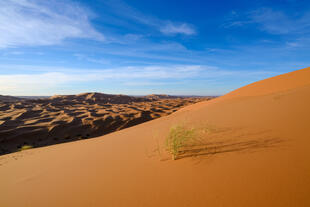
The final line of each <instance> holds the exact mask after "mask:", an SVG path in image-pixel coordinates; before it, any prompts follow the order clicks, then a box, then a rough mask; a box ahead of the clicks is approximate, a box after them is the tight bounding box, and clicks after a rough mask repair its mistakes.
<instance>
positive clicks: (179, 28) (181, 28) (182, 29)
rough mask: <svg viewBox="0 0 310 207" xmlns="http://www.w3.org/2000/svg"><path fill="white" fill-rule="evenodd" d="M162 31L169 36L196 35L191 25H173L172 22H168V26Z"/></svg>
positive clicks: (161, 29)
mask: <svg viewBox="0 0 310 207" xmlns="http://www.w3.org/2000/svg"><path fill="white" fill-rule="evenodd" d="M160 31H161V32H162V33H164V34H167V35H176V34H185V35H193V34H195V33H196V31H195V29H194V28H193V27H192V26H190V25H189V24H186V23H182V24H176V23H174V24H173V23H172V22H168V23H167V24H166V25H164V26H163V27H161V28H160Z"/></svg>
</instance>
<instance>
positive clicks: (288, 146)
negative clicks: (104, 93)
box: [0, 68, 310, 207]
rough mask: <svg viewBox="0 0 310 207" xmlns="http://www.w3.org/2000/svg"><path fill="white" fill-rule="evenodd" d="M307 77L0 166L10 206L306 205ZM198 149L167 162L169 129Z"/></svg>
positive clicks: (301, 74) (309, 145) (309, 152)
mask: <svg viewBox="0 0 310 207" xmlns="http://www.w3.org/2000/svg"><path fill="white" fill-rule="evenodd" d="M309 106H310V68H306V69H303V70H298V71H295V72H291V73H287V74H283V75H281V76H277V77H273V78H269V79H266V80H262V81H259V82H256V83H253V84H250V85H248V86H245V87H243V88H240V89H237V90H235V91H233V92H231V93H229V94H227V95H224V96H222V97H219V98H215V99H212V100H211V101H206V102H200V103H197V104H194V105H190V106H187V107H184V108H182V109H181V110H179V111H177V112H175V113H172V114H170V115H168V116H164V117H161V118H158V119H155V120H152V121H149V122H145V123H143V124H139V125H137V126H134V127H130V128H127V129H123V130H120V131H117V132H113V133H110V134H107V135H105V136H102V137H98V138H94V139H87V140H82V141H77V142H70V143H65V144H59V145H52V146H48V147H43V148H36V149H30V150H26V151H22V152H17V153H12V154H8V155H4V156H1V157H0V162H1V166H0V183H1V187H0V195H1V196H0V203H1V206H3V207H12V206H31V207H36V206H38V207H41V206H75V207H77V206H81V207H82V206H83V207H85V206H109V207H112V206H117V207H120V206H126V207H138V206H143V207H145V206H154V207H155V206H156V207H158V206H178V207H181V206H195V207H200V206H203V207H205V206H212V207H216V206H230V207H231V206H236V207H243V206H244V207H249V206H251V207H253V206H257V207H261V206H272V207H275V206H279V207H280V206H281V207H285V206H298V207H306V206H310V197H309V192H310V165H309V159H310V130H309V123H310V107H309ZM175 125H184V126H186V127H190V128H193V129H199V130H200V133H199V135H200V136H201V140H203V142H202V143H201V146H195V147H193V148H192V149H187V150H186V151H184V152H183V153H182V154H181V155H180V157H179V159H177V160H172V159H171V155H170V154H169V153H167V152H166V151H165V147H164V142H165V139H166V137H167V136H168V134H169V130H170V129H171V127H173V126H175Z"/></svg>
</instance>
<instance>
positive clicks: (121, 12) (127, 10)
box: [104, 0, 196, 35]
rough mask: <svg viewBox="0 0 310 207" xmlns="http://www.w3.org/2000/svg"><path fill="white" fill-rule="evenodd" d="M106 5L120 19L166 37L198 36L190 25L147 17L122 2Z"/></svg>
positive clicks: (118, 0)
mask: <svg viewBox="0 0 310 207" xmlns="http://www.w3.org/2000/svg"><path fill="white" fill-rule="evenodd" d="M104 3H105V4H106V5H107V6H109V7H110V8H111V9H112V10H113V12H114V13H116V14H117V15H118V16H119V17H123V18H125V19H128V20H131V21H134V22H136V23H139V24H143V25H146V26H149V27H153V28H155V29H157V30H158V31H160V32H161V33H162V34H164V35H177V34H182V35H194V34H196V30H195V28H194V27H193V26H192V25H190V24H188V23H185V22H174V21H171V20H164V19H160V18H157V17H154V16H149V15H145V14H143V13H142V12H140V11H138V10H137V9H135V8H133V7H131V6H130V5H128V4H127V3H125V2H124V1H122V0H113V1H110V0H107V1H105V2H104Z"/></svg>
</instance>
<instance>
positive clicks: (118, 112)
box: [0, 93, 210, 155]
mask: <svg viewBox="0 0 310 207" xmlns="http://www.w3.org/2000/svg"><path fill="white" fill-rule="evenodd" d="M1 98H2V99H1ZM208 99H210V98H208V97H203V98H181V97H173V96H164V95H149V96H146V97H132V96H126V95H112V94H102V93H83V94H78V95H58V96H52V97H50V98H46V99H30V100H28V99H20V98H15V97H10V96H2V97H0V155H1V154H7V153H11V152H16V151H19V150H20V149H23V148H24V147H25V146H26V147H27V146H28V147H42V146H47V145H52V144H58V143H63V142H70V141H76V140H80V139H88V138H92V137H97V136H101V135H104V134H107V133H110V132H114V131H118V130H121V129H124V128H127V127H131V126H134V125H137V124H140V123H143V122H146V121H149V120H152V119H155V118H158V117H162V116H165V115H168V114H171V113H172V112H174V111H176V110H178V109H180V108H181V107H184V106H187V105H189V104H193V103H197V102H199V101H202V100H208ZM1 100H2V101H1Z"/></svg>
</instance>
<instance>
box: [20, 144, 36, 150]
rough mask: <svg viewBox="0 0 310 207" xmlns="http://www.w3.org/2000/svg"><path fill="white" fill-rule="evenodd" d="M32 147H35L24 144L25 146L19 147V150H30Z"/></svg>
mask: <svg viewBox="0 0 310 207" xmlns="http://www.w3.org/2000/svg"><path fill="white" fill-rule="evenodd" d="M31 148H33V146H31V145H23V146H22V147H21V148H20V149H19V151H23V150H28V149H31Z"/></svg>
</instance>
